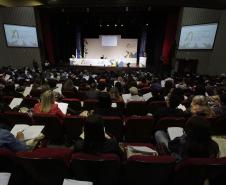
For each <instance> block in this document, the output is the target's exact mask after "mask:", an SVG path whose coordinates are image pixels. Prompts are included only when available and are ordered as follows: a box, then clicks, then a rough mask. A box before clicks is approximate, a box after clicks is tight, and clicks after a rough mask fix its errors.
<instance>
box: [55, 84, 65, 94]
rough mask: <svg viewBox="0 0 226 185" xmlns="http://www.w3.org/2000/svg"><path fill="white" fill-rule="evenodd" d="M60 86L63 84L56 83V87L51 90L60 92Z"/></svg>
mask: <svg viewBox="0 0 226 185" xmlns="http://www.w3.org/2000/svg"><path fill="white" fill-rule="evenodd" d="M62 86H63V85H62V84H56V87H57V88H56V89H54V90H53V91H54V92H57V93H60V94H62Z"/></svg>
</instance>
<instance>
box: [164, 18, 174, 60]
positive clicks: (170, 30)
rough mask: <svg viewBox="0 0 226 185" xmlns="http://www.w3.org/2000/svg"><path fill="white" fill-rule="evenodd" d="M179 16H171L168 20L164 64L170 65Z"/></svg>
mask: <svg viewBox="0 0 226 185" xmlns="http://www.w3.org/2000/svg"><path fill="white" fill-rule="evenodd" d="M177 23H178V14H169V15H168V17H167V20H166V29H165V36H164V42H163V48H162V59H163V64H169V60H170V52H171V51H170V50H171V48H172V46H173V44H175V43H174V42H175V37H176V31H177Z"/></svg>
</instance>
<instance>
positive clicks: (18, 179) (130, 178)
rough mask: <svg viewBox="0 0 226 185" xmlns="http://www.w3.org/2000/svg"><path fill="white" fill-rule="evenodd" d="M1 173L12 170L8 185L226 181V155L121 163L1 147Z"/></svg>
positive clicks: (105, 157) (220, 184)
mask: <svg viewBox="0 0 226 185" xmlns="http://www.w3.org/2000/svg"><path fill="white" fill-rule="evenodd" d="M0 164H1V165H0V172H10V173H12V176H11V179H10V183H9V185H21V184H26V185H62V183H63V179H64V178H71V179H76V180H82V181H91V182H93V183H94V185H173V184H174V185H182V184H183V185H204V183H206V182H207V180H208V181H209V184H211V185H225V184H226V158H219V159H207V158H202V159H200V158H193V159H192V158H191V159H187V160H185V161H182V162H181V163H178V164H177V163H176V161H175V158H174V157H172V156H141V155H136V156H132V157H130V158H129V159H127V160H126V161H125V162H123V163H121V162H120V160H119V157H118V156H117V155H115V154H100V155H91V154H87V153H73V152H72V151H71V150H70V149H68V148H41V149H37V150H35V151H33V152H18V153H17V154H16V155H14V154H12V153H11V152H10V151H8V150H5V149H0Z"/></svg>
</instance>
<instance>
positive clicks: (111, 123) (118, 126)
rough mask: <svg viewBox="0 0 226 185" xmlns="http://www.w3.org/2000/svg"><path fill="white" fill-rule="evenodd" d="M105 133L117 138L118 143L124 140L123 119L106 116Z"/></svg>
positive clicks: (104, 118)
mask: <svg viewBox="0 0 226 185" xmlns="http://www.w3.org/2000/svg"><path fill="white" fill-rule="evenodd" d="M102 118H103V120H104V127H105V131H106V132H107V133H108V134H109V135H110V136H113V137H115V138H116V140H117V141H122V140H123V119H122V118H121V117H116V116H104V117H102Z"/></svg>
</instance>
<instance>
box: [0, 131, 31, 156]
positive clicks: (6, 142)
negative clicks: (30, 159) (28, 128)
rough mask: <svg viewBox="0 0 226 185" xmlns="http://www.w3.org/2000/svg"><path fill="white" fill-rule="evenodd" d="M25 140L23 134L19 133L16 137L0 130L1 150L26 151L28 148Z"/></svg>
mask: <svg viewBox="0 0 226 185" xmlns="http://www.w3.org/2000/svg"><path fill="white" fill-rule="evenodd" d="M23 140H24V135H23V133H22V132H18V133H17V136H16V137H14V136H13V134H11V133H10V132H9V131H8V130H6V129H1V128H0V148H6V149H9V150H11V151H13V152H19V151H26V150H27V146H26V144H25V143H24V142H23Z"/></svg>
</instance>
